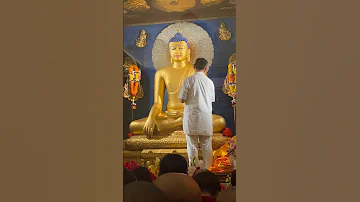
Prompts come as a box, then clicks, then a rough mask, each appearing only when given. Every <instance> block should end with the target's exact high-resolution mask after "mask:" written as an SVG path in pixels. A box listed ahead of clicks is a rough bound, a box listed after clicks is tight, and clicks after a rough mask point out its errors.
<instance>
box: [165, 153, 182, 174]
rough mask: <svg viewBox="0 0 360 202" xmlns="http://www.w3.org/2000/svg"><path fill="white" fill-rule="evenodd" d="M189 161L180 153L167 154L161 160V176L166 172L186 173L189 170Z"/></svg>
mask: <svg viewBox="0 0 360 202" xmlns="http://www.w3.org/2000/svg"><path fill="white" fill-rule="evenodd" d="M187 167H188V165H187V161H186V159H185V158H184V157H183V156H181V155H179V154H167V155H166V156H164V158H163V159H162V160H161V161H160V165H159V176H160V175H163V174H165V173H184V174H186V172H187Z"/></svg>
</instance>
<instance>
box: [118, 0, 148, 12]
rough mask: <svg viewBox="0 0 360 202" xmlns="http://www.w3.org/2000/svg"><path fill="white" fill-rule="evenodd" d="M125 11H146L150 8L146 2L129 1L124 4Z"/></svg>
mask: <svg viewBox="0 0 360 202" xmlns="http://www.w3.org/2000/svg"><path fill="white" fill-rule="evenodd" d="M124 9H126V10H130V11H146V10H148V9H150V6H149V5H148V4H147V2H146V1H145V0H128V1H127V2H124Z"/></svg>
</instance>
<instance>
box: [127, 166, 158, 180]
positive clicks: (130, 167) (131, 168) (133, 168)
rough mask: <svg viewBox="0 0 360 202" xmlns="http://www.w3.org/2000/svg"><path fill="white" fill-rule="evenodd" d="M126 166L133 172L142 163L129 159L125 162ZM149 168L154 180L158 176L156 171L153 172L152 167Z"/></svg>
mask: <svg viewBox="0 0 360 202" xmlns="http://www.w3.org/2000/svg"><path fill="white" fill-rule="evenodd" d="M124 167H125V168H127V169H128V170H130V171H131V172H132V171H134V170H135V169H136V168H139V167H140V165H138V164H137V163H136V162H135V161H127V162H125V163H124ZM148 170H149V172H150V175H151V178H152V180H156V178H157V177H156V176H155V175H154V173H152V172H151V170H150V169H148Z"/></svg>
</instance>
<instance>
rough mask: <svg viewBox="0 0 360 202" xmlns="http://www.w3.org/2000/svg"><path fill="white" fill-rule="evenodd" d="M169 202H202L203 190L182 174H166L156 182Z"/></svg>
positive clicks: (190, 178)
mask: <svg viewBox="0 0 360 202" xmlns="http://www.w3.org/2000/svg"><path fill="white" fill-rule="evenodd" d="M154 184H155V186H157V187H158V188H159V189H161V190H162V191H163V192H164V194H165V195H166V196H167V197H168V199H169V202H201V190H200V188H199V186H198V185H197V183H196V182H195V180H194V179H193V178H192V177H190V176H189V175H186V174H182V173H166V174H163V175H161V176H160V177H158V178H157V179H156V180H154Z"/></svg>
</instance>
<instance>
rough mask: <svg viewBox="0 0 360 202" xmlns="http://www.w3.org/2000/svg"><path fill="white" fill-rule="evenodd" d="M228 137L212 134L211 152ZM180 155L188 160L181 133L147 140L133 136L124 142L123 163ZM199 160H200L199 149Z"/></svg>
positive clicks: (176, 132) (183, 136) (184, 139)
mask: <svg viewBox="0 0 360 202" xmlns="http://www.w3.org/2000/svg"><path fill="white" fill-rule="evenodd" d="M227 139H228V137H225V136H223V134H222V133H214V134H213V136H212V146H213V150H214V151H215V150H217V149H219V148H220V147H221V146H222V145H224V143H225V141H226V140H227ZM174 153H176V154H180V155H181V156H183V157H184V158H185V159H186V160H187V159H188V156H187V150H186V136H185V134H184V133H183V131H175V132H173V133H171V134H168V135H157V136H154V137H153V138H152V139H148V138H146V137H145V135H134V136H132V137H130V138H128V139H126V140H124V155H123V156H124V161H133V160H134V161H140V160H141V159H144V160H146V161H154V160H155V159H156V158H157V157H159V158H162V157H164V156H165V155H167V154H174ZM199 158H202V155H201V149H199Z"/></svg>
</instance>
